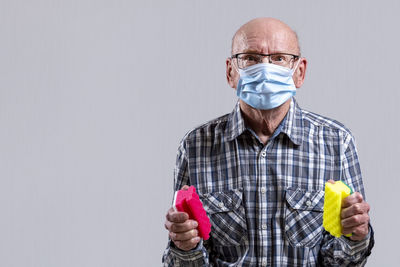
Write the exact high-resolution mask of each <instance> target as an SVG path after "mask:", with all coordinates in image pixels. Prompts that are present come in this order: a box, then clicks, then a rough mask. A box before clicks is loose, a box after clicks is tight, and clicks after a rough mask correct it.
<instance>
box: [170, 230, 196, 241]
mask: <svg viewBox="0 0 400 267" xmlns="http://www.w3.org/2000/svg"><path fill="white" fill-rule="evenodd" d="M198 234H199V232H198V231H197V230H196V229H192V230H190V231H188V232H184V233H173V232H170V233H169V237H170V238H171V240H172V241H187V240H190V239H192V238H194V237H196V236H198Z"/></svg>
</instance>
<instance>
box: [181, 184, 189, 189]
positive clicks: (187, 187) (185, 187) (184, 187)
mask: <svg viewBox="0 0 400 267" xmlns="http://www.w3.org/2000/svg"><path fill="white" fill-rule="evenodd" d="M188 189H189V186H188V185H184V186H182V188H181V190H188Z"/></svg>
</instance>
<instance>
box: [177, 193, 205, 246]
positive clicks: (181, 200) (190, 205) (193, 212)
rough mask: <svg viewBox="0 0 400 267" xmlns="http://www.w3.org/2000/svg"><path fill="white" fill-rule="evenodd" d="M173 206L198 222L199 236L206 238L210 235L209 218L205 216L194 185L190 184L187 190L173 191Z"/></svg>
mask: <svg viewBox="0 0 400 267" xmlns="http://www.w3.org/2000/svg"><path fill="white" fill-rule="evenodd" d="M174 207H175V209H176V210H177V211H181V212H186V213H187V214H188V215H189V219H191V220H195V221H197V222H198V224H199V226H198V227H197V229H198V231H199V236H200V237H201V238H203V239H204V240H207V239H208V238H209V237H210V235H209V234H210V232H211V223H210V219H209V218H208V217H207V213H206V211H205V210H204V208H203V204H202V203H201V201H200V198H199V195H197V193H196V188H195V187H194V186H190V187H189V189H187V190H183V189H182V190H179V191H177V192H175V198H174Z"/></svg>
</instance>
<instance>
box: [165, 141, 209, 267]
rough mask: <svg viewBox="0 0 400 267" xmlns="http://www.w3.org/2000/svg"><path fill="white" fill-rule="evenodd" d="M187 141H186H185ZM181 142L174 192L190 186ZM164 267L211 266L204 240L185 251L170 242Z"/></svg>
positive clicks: (184, 149) (175, 171)
mask: <svg viewBox="0 0 400 267" xmlns="http://www.w3.org/2000/svg"><path fill="white" fill-rule="evenodd" d="M184 140H185V139H184ZM184 140H183V141H182V142H181V145H180V146H179V148H178V152H177V157H176V164H175V169H174V191H177V190H179V189H181V188H182V186H184V185H190V181H189V172H188V160H187V155H186V148H185V141H184ZM162 262H163V266H165V267H167V266H168V267H172V266H188V267H197V266H199V267H200V266H209V256H208V251H207V249H206V248H205V246H204V244H203V240H201V241H200V242H199V244H198V245H197V247H196V248H194V249H192V250H189V251H183V250H181V249H179V248H177V247H175V245H174V243H173V242H172V241H171V240H169V241H168V245H167V248H166V249H165V251H164V254H163V257H162Z"/></svg>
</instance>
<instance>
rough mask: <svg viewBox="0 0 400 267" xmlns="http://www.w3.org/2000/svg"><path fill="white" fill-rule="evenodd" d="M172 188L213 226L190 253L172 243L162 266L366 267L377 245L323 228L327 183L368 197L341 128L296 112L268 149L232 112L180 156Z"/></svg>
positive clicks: (197, 135)
mask: <svg viewBox="0 0 400 267" xmlns="http://www.w3.org/2000/svg"><path fill="white" fill-rule="evenodd" d="M174 176H175V177H174V178H175V181H174V182H175V185H174V189H175V190H179V189H180V188H181V187H182V186H183V185H194V186H195V187H196V189H197V191H198V194H199V196H200V199H201V201H202V203H203V206H204V208H205V210H206V211H207V214H208V216H209V217H210V220H211V223H212V229H211V237H210V239H209V240H207V241H204V242H203V241H201V242H200V243H199V244H198V246H197V247H196V248H195V249H193V250H191V251H182V250H180V249H178V248H176V247H175V246H174V244H173V242H171V241H169V243H168V247H167V249H166V250H165V252H164V255H163V264H164V266H363V265H365V262H366V258H367V256H368V255H369V254H370V253H371V249H372V247H373V244H374V239H373V231H372V228H371V227H369V229H370V231H369V234H368V236H367V237H366V238H365V239H364V240H363V241H359V242H356V241H352V240H350V239H348V238H346V237H344V236H342V237H340V238H335V237H333V236H331V235H330V234H329V233H327V232H326V231H325V230H324V229H323V227H322V213H323V203H324V185H325V182H326V181H328V180H329V179H332V180H343V181H344V182H346V183H347V184H348V185H350V186H351V187H352V188H353V190H354V191H357V192H360V193H361V194H362V195H363V196H364V197H365V194H364V187H363V183H362V178H361V171H360V166H359V162H358V157H357V151H356V147H355V144H354V139H353V136H352V134H351V133H350V131H349V130H348V129H347V128H345V127H344V126H343V125H342V124H340V123H339V122H337V121H334V120H331V119H328V118H325V117H323V116H320V115H317V114H315V113H311V112H308V111H305V110H302V109H301V108H300V107H299V106H298V105H297V103H296V100H295V99H294V98H293V99H292V101H291V104H290V109H289V111H288V113H287V114H286V116H285V119H284V120H283V121H282V122H281V124H280V125H279V127H278V128H277V130H276V131H275V133H274V134H273V135H272V136H271V138H270V139H269V141H268V143H267V144H266V145H263V144H262V142H260V140H259V139H258V137H257V135H256V134H255V133H254V132H253V131H252V130H251V129H250V128H248V127H246V124H245V122H244V120H243V117H242V114H241V111H240V104H239V102H238V103H237V105H236V107H235V109H234V110H233V112H232V113H230V114H227V115H225V116H222V117H220V118H217V119H215V120H212V121H210V122H208V123H206V124H204V125H202V126H200V127H197V128H195V129H194V130H192V131H190V132H189V133H187V134H186V136H185V137H184V138H183V140H182V142H181V144H180V147H179V149H178V153H177V162H176V167H175V175H174Z"/></svg>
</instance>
